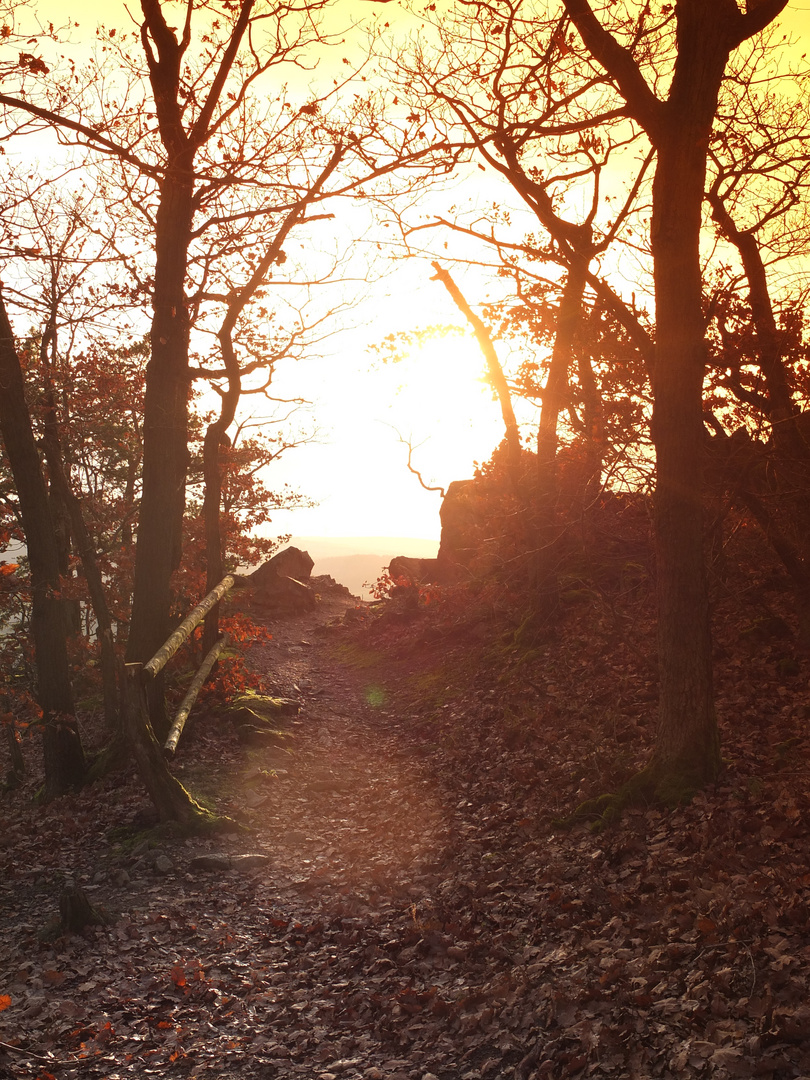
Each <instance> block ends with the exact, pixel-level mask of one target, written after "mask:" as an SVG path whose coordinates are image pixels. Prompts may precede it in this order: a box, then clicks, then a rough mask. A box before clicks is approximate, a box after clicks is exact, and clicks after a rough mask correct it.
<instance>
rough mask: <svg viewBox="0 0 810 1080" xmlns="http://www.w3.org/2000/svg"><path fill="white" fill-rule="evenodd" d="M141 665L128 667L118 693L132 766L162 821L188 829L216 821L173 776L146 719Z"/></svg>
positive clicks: (128, 665)
mask: <svg viewBox="0 0 810 1080" xmlns="http://www.w3.org/2000/svg"><path fill="white" fill-rule="evenodd" d="M140 673H141V665H140V664H127V665H126V667H125V677H124V681H123V686H122V694H121V714H122V720H123V725H124V730H125V732H126V735H127V741H128V743H129V746H130V748H131V750H132V753H133V755H134V758H135V764H136V766H137V768H138V772H139V773H140V776H141V779H142V780H143V782H144V785H145V786H146V790H147V791H148V792H149V796H150V798H151V800H152V802H153V804H154V806H155V809H156V810H157V812H158V816H159V817H160V820H161V821H175V822H177V823H178V824H180V825H183V826H185V827H186V828H189V829H196V828H200V827H203V828H204V827H207V826H210V825H212V824H213V823H215V822H216V820H217V819H216V818H215V816H214V815H213V814H211V813H209V811H207V810H205V809H204V808H203V807H202V806H200V805H199V803H197V802H196V801H195V800H194V799H193V798H192V797H191V796H190V795H189V793H188V792H187V791H186V789H185V788H184V787H183V785H182V784H181V783H180V781H179V780H177V779H176V778H175V777H174V776H172V774H171V772H170V771H169V767H168V765H167V764H166V758H165V756H164V754H163V750H162V749H161V747H160V744H159V743H158V741H157V739H156V738H155V733H154V731H153V730H152V725H151V724H150V723H149V716H148V714H147V712H146V698H145V695H144V693H143V687H142V685H141V680H140Z"/></svg>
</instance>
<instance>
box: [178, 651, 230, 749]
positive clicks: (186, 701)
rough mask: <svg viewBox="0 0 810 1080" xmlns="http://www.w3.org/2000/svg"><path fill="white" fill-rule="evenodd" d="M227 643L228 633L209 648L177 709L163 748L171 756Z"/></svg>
mask: <svg viewBox="0 0 810 1080" xmlns="http://www.w3.org/2000/svg"><path fill="white" fill-rule="evenodd" d="M227 644H228V635H227V634H223V635H222V637H221V638H220V639H219V641H216V642H214V646H213V648H212V649H210V650H209V652H208V655H207V656H206V657H205V659H204V660H203V662H202V663H201V664H200V667H199V670H198V671H197V674H196V675H195V676H194V678H193V679H192V682H191V686H189V688H188V693H187V694H186V696H185V697H184V698H183V700H182V701H181V702H180V708H179V709H178V710H177V715H176V716H175V718H174V722H173V724H172V726H171V728H170V729H169V736H168V738H167V739H166V742H165V743H164V744H163V749H164V750H165V751H166V754H167V756H169V757H171V756H172V755H173V754H174V752H175V750H176V749H177V744H178V742H179V741H180V736H181V735H182V734H183V728H184V727H185V726H186V720H188V715H189V713H190V712H191V707H192V705H193V704H194V702H195V701H196V700H197V694H199V692H200V690H201V689H202V685H203V683H204V682H205V680H206V679H207V678H208V673H209V672H210V671H211V668H212V667H213V666H214V664H215V663H216V661H217V657H218V656H219V654H220V653H221V652H222V650H223V649H224V648H225V646H226V645H227Z"/></svg>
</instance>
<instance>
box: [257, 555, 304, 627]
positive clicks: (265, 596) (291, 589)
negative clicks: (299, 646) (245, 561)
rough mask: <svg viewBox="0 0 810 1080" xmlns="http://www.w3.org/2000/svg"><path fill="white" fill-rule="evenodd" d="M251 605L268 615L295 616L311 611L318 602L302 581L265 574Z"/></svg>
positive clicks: (281, 575) (279, 575)
mask: <svg viewBox="0 0 810 1080" xmlns="http://www.w3.org/2000/svg"><path fill="white" fill-rule="evenodd" d="M265 565H266V564H265ZM253 603H254V605H255V606H256V607H257V608H259V609H260V610H262V611H264V612H266V613H268V614H285V615H295V614H297V613H298V612H301V611H312V609H313V608H314V607H315V606H316V605H317V603H318V601H317V600H316V598H315V593H314V592H313V591H312V589H310V588H309V586H308V585H305V584H304V583H303V581H297V580H296V579H295V578H291V577H285V576H284V575H283V574H275V575H270V574H265V575H264V576H263V578H262V579H261V582H260V584H259V585H258V587H257V588H256V589H255V591H254V593H253Z"/></svg>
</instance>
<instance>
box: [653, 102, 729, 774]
mask: <svg viewBox="0 0 810 1080" xmlns="http://www.w3.org/2000/svg"><path fill="white" fill-rule="evenodd" d="M718 84H719V80H718ZM681 127H682V129H683V130H682V131H681V132H679V135H680V137H679V138H673V139H671V140H669V141H668V142H667V144H665V145H663V146H659V149H658V168H657V171H656V177H655V184H654V188H653V236H652V244H653V256H654V259H655V296H656V343H657V346H656V358H655V367H654V370H653V380H652V383H653V399H654V407H653V421H652V437H653V442H654V444H655V452H656V491H655V546H656V560H657V582H658V586H657V587H658V655H659V669H660V679H661V682H660V705H659V721H658V740H657V745H656V750H655V755H654V764H655V765H656V766H657V767H659V768H661V769H662V770H663V771H665V772H671V773H673V775H674V774H678V773H683V774H685V775H686V776H688V777H690V778H691V782H692V785H693V786H695V787H699V786H702V785H703V784H704V783H705V782H707V781H709V780H712V779H714V777H715V776H716V775H717V771H718V769H719V767H720V748H719V739H718V734H717V724H716V720H715V714H714V705H713V693H712V666H711V634H710V627H709V594H708V583H707V577H706V568H705V560H704V553H703V483H702V479H703V460H702V458H703V443H704V438H705V433H704V427H703V375H704V370H705V362H706V348H705V342H704V336H703V314H702V308H701V295H702V294H701V277H700V261H699V247H698V245H699V239H700V210H701V203H702V199H703V180H704V175H705V144H704V143H703V142H702V138H701V137H702V136H703V134H704V133H703V132H702V131H701V130H700V129H699V128H698V129H697V130H696V128H695V127H693V126H692V125H691V124H688V123H683V124H682V125H681Z"/></svg>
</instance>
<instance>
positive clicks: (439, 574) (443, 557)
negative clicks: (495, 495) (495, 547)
mask: <svg viewBox="0 0 810 1080" xmlns="http://www.w3.org/2000/svg"><path fill="white" fill-rule="evenodd" d="M439 513H440V518H441V523H442V532H441V541H440V543H439V554H438V556H437V557H436V558H435V559H411V558H408V557H407V556H405V555H397V557H396V558H394V559H392V560H391V562H390V563H389V564H388V574H389V576H390V577H391V578H393V579H394V581H395V582H398V583H403V582H404V583H405V584H406V585H410V586H413V585H423V584H427V583H430V584H435V585H441V584H448V583H450V582H453V581H461V580H462V579H463V578H464V577H465V575H466V573H467V571H468V570H469V567H470V563H471V562H472V560H473V558H474V557H475V555H476V552H477V551H478V548H479V542H480V532H481V525H482V522H483V516H482V506H481V496H480V494H479V491H478V482H477V481H476V480H454V481H453V482H452V483H451V484H450V486H449V487H448V489H447V492H446V494H445V496H444V498H443V499H442V505H441V510H440V512H439Z"/></svg>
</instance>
